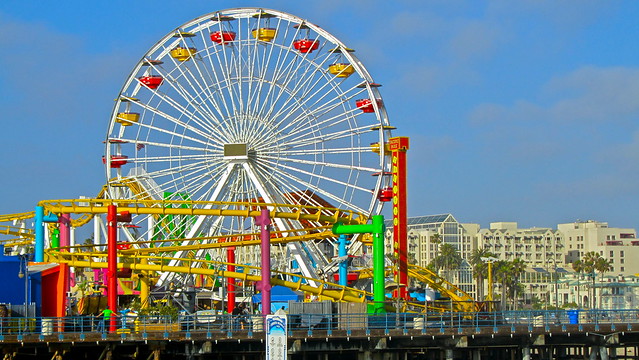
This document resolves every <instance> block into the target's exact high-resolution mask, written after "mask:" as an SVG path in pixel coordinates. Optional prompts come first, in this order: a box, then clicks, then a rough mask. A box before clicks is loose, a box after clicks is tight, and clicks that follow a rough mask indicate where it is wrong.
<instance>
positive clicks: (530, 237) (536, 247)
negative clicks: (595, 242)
mask: <svg viewBox="0 0 639 360" xmlns="http://www.w3.org/2000/svg"><path fill="white" fill-rule="evenodd" d="M477 246H478V247H479V248H484V249H486V250H488V251H490V252H492V253H493V254H495V257H496V258H497V259H499V260H507V261H512V260H514V259H521V260H523V261H524V262H525V263H526V265H527V268H526V271H525V272H524V274H522V276H521V279H520V282H521V283H522V284H523V285H524V296H523V298H524V299H526V300H527V301H529V300H530V299H532V298H533V297H537V298H539V299H541V300H543V301H545V302H547V303H555V302H556V299H557V298H558V299H560V301H561V295H560V293H559V287H560V286H561V285H560V283H559V280H560V279H561V278H562V277H563V274H565V273H567V272H568V271H569V270H567V269H566V267H565V262H564V258H565V256H564V249H565V245H564V239H563V235H562V234H561V233H560V232H559V231H557V230H553V229H550V228H528V229H520V228H519V227H518V224H517V223H516V222H494V223H490V227H489V228H488V229H481V230H480V231H479V233H478V234H477Z"/></svg>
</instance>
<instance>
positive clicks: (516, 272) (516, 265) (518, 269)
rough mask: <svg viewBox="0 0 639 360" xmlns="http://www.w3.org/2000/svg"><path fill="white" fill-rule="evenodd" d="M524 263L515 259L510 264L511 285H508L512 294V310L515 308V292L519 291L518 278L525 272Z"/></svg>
mask: <svg viewBox="0 0 639 360" xmlns="http://www.w3.org/2000/svg"><path fill="white" fill-rule="evenodd" d="M526 267H527V265H526V262H525V261H524V260H522V259H515V260H513V261H512V262H511V263H510V272H511V276H512V283H511V285H510V288H511V289H510V290H511V292H512V299H513V309H514V308H515V304H516V301H517V290H519V289H520V286H519V284H520V283H519V278H520V277H521V275H522V274H523V273H524V272H525V271H526Z"/></svg>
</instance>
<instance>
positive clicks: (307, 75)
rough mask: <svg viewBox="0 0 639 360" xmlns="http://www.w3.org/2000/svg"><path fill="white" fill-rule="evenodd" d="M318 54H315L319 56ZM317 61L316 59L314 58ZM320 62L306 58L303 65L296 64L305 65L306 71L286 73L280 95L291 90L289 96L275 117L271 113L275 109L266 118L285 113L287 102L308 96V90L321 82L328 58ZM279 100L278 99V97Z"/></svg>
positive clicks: (324, 57)
mask: <svg viewBox="0 0 639 360" xmlns="http://www.w3.org/2000/svg"><path fill="white" fill-rule="evenodd" d="M323 47H324V44H322V48H323ZM319 53H320V52H317V54H319ZM316 59H317V58H316ZM319 59H321V61H320V62H316V61H314V59H313V60H310V59H309V58H308V57H306V56H305V57H303V60H306V61H307V63H305V62H304V61H299V63H298V68H299V66H302V65H303V64H307V65H308V67H306V69H304V72H302V73H299V74H298V72H297V71H291V72H288V74H286V75H288V76H286V77H285V78H284V81H283V82H282V84H281V86H280V89H281V94H283V93H284V90H285V89H289V88H290V89H291V90H290V91H289V92H290V93H291V96H290V97H289V98H288V99H287V101H286V102H284V103H283V104H282V105H281V107H280V111H279V112H278V113H277V114H276V115H272V111H273V110H275V108H273V109H271V110H270V112H269V113H267V114H266V116H267V117H269V118H271V117H273V118H277V116H278V115H279V113H285V112H286V110H285V109H287V107H288V102H289V101H291V100H293V99H294V98H304V97H305V96H307V95H308V92H307V91H310V90H308V89H312V88H313V87H314V86H315V85H317V84H318V82H319V81H321V77H322V74H323V72H324V67H325V64H326V62H327V61H328V59H329V56H328V55H326V56H323V57H322V58H319ZM313 78H314V81H312V82H311V81H308V79H313ZM300 79H304V80H300ZM295 80H298V83H297V86H290V83H291V82H292V81H295ZM300 91H301V94H299V92H300ZM278 98H279V97H278Z"/></svg>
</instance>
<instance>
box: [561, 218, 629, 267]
mask: <svg viewBox="0 0 639 360" xmlns="http://www.w3.org/2000/svg"><path fill="white" fill-rule="evenodd" d="M557 229H558V230H559V231H560V232H561V233H562V234H563V236H564V238H565V240H566V262H567V263H573V262H575V261H577V260H580V259H583V257H584V254H586V253H587V252H590V251H594V252H597V253H599V255H601V256H602V257H604V258H606V259H608V260H610V262H611V264H612V270H611V271H610V273H611V274H615V275H623V276H632V275H634V274H636V273H639V261H636V260H635V261H632V259H633V258H634V259H636V258H637V256H638V255H639V240H637V232H636V230H635V229H622V228H611V227H608V223H607V222H599V221H594V220H588V221H577V222H574V223H568V224H559V225H557Z"/></svg>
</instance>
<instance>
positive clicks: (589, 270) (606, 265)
mask: <svg viewBox="0 0 639 360" xmlns="http://www.w3.org/2000/svg"><path fill="white" fill-rule="evenodd" d="M582 263H583V267H584V272H585V273H586V274H588V276H590V278H591V280H592V286H591V287H590V288H591V291H590V294H591V295H590V296H591V302H590V303H591V304H592V305H591V306H592V308H593V309H594V308H595V307H596V306H597V303H596V302H595V279H596V276H597V272H599V273H600V274H601V278H602V279H603V276H604V273H605V272H607V271H610V270H612V264H611V263H610V261H609V260H607V259H605V258H604V257H602V256H601V255H599V253H598V252H595V251H590V252H587V253H586V254H584V257H583V259H582Z"/></svg>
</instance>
